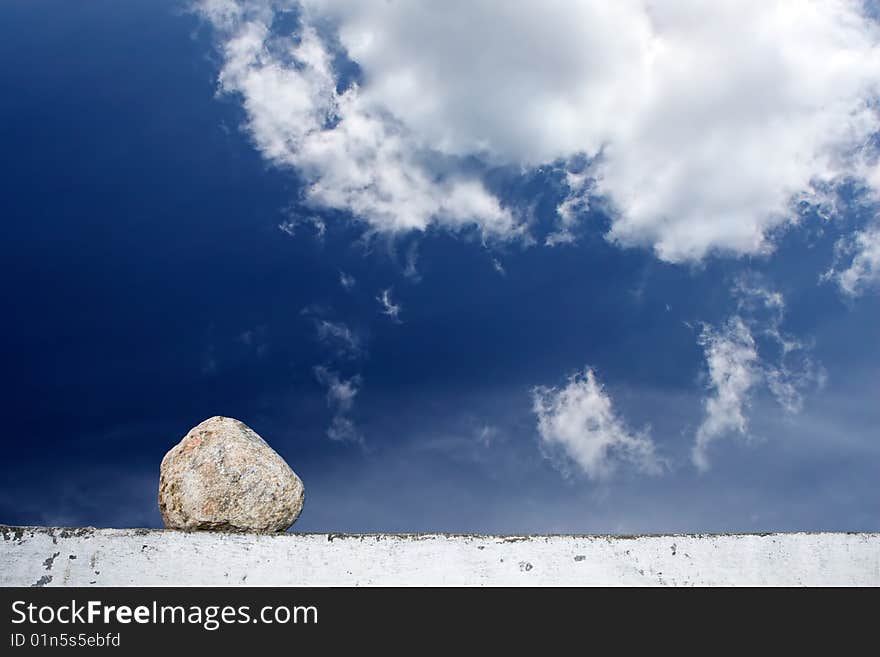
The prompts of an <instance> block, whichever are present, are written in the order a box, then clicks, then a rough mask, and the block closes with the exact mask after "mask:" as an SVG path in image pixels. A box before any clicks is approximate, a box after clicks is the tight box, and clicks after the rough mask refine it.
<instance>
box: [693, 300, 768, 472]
mask: <svg viewBox="0 0 880 657" xmlns="http://www.w3.org/2000/svg"><path fill="white" fill-rule="evenodd" d="M700 344H701V345H702V347H703V351H704V353H705V356H706V365H707V367H708V370H709V384H708V385H709V389H710V390H711V391H712V394H711V396H709V397H708V398H707V399H706V400H705V401H704V406H705V409H706V417H705V419H704V420H703V422H702V424H700V427H699V429H697V440H696V444H695V445H694V449H693V452H692V458H693V461H694V465H696V466H697V468H699V469H700V470H707V469H708V468H709V458H708V455H707V450H708V447H709V443H710V442H712V441H713V440H715V439H716V438H718V437H719V436H722V435H724V434H726V433H729V432H737V433H740V434H743V435H745V434H746V430H747V428H748V420H747V419H746V415H745V407H746V406H747V404H748V402H749V394H750V392H751V390H752V388H753V387H754V386H755V385H756V384H757V383H758V382H759V381H760V379H761V374H760V369H759V368H758V362H759V361H758V351H757V348H756V347H755V340H754V338H752V334H751V332H750V331H749V329H748V327H747V326H746V325H745V323H744V322H743V321H742V319H741V318H740V317H733V318H731V319H730V320H729V321H728V322H727V324H726V325H725V326H724V327H723V328H722V329H721V330H715V329H712V328H711V327H704V328H703V331H702V333H701V334H700Z"/></svg>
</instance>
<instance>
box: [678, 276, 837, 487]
mask: <svg viewBox="0 0 880 657" xmlns="http://www.w3.org/2000/svg"><path fill="white" fill-rule="evenodd" d="M733 293H734V295H735V296H736V297H737V313H736V314H734V315H732V316H730V317H729V318H728V319H727V321H726V322H725V323H724V324H722V325H721V326H719V327H713V326H709V325H703V328H702V330H701V332H700V336H699V339H698V340H699V344H700V345H701V346H702V348H703V353H704V356H705V359H706V369H707V383H706V387H707V389H708V391H709V395H708V396H707V397H706V398H705V399H704V401H703V406H704V411H705V415H704V418H703V421H702V422H701V424H700V426H699V427H698V429H697V434H696V441H695V443H694V447H693V450H692V452H691V458H692V460H693V463H694V465H695V466H696V467H697V468H698V469H699V470H702V471H705V470H708V468H709V465H710V461H709V446H710V444H711V443H712V442H714V441H715V440H717V439H718V438H721V437H723V436H725V435H730V434H739V435H741V436H748V429H749V422H748V409H749V406H750V403H751V399H752V395H753V394H754V393H755V391H756V390H757V389H758V388H759V387H760V386H766V387H767V388H768V389H769V391H770V394H771V395H772V396H773V397H774V398H775V400H776V402H777V403H778V404H779V405H780V406H781V407H782V409H783V410H784V411H785V412H786V413H790V414H794V413H799V412H800V411H801V409H802V407H803V403H804V399H803V391H804V390H805V389H806V388H808V387H809V386H812V385H818V386H820V387H821V386H822V385H823V384H824V370H823V369H822V368H821V367H820V366H818V365H817V364H816V363H814V362H813V360H812V359H811V358H810V355H809V346H808V345H806V344H805V343H803V342H802V341H800V340H798V339H796V338H795V337H793V336H791V335H788V334H786V333H784V332H783V331H782V330H781V327H780V325H781V323H782V320H783V318H784V314H785V299H784V298H783V296H782V294H780V293H779V292H776V291H773V290H771V289H769V288H767V287H763V286H761V285H758V284H755V282H754V281H748V280H747V279H740V280H739V281H738V282H737V283H736V285H735V286H734V289H733ZM756 336H758V338H763V339H765V341H766V342H767V345H766V346H765V348H764V349H763V352H764V354H763V356H762V353H761V351H762V350H761V349H759V339H758V338H756ZM771 346H772V347H775V349H770V347H771Z"/></svg>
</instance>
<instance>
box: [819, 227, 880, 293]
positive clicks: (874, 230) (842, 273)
mask: <svg viewBox="0 0 880 657" xmlns="http://www.w3.org/2000/svg"><path fill="white" fill-rule="evenodd" d="M835 251H836V257H835V260H836V262H835V265H834V266H833V267H831V269H829V270H828V271H827V272H825V274H823V276H822V279H823V280H832V281H834V282H835V283H837V286H838V287H839V288H840V290H841V292H843V293H844V294H845V295H847V296H849V297H856V296H859V295H861V294H864V293H865V292H866V291H867V290H869V289H870V288H872V287H878V286H880V221H878V223H877V224H875V225H873V226H870V227H868V228H866V229H865V230H861V231H858V232H856V233H854V234H853V235H851V236H849V237H844V238H842V239H841V240H839V241H838V243H837V246H836V248H835Z"/></svg>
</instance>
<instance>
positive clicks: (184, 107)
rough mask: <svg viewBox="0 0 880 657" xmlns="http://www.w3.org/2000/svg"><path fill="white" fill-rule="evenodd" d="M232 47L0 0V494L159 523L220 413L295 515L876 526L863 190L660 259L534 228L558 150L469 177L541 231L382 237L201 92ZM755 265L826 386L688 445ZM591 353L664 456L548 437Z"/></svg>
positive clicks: (879, 351)
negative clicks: (843, 276) (704, 465)
mask: <svg viewBox="0 0 880 657" xmlns="http://www.w3.org/2000/svg"><path fill="white" fill-rule="evenodd" d="M221 66H222V62H221V60H220V57H219V55H218V53H217V50H216V43H215V40H214V37H213V36H212V33H211V31H210V30H209V29H208V28H207V27H206V26H205V25H203V24H200V22H199V20H198V19H197V18H196V17H195V16H193V15H192V14H190V13H186V12H184V11H183V10H182V7H181V5H180V4H179V3H174V2H157V1H156V0H151V1H149V2H147V1H130V2H124V3H120V2H115V1H111V0H105V1H98V0H92V1H90V2H86V3H75V6H74V4H71V3H64V2H58V1H49V0H6V1H5V2H4V3H3V5H2V7H0V90H2V92H0V149H2V153H3V158H2V162H0V167H2V171H0V179H2V181H3V185H2V187H3V192H2V196H0V199H2V201H0V203H2V205H0V212H2V218H3V233H4V238H3V240H2V242H0V245H2V246H0V249H2V263H3V276H2V278H0V289H2V299H3V305H4V308H5V312H4V313H3V316H4V319H3V322H2V334H0V338H2V339H0V348H2V359H3V362H4V364H5V366H4V373H5V376H4V377H3V394H2V399H3V411H4V420H5V422H4V432H3V452H4V457H3V459H2V461H0V469H2V470H0V522H4V523H9V524H52V525H98V526H149V527H155V526H161V518H160V516H159V512H158V508H157V505H156V499H155V498H156V490H157V484H158V472H159V462H160V461H161V458H162V456H163V455H164V454H165V452H166V451H167V450H168V449H169V448H171V447H172V446H173V445H174V444H175V443H176V442H177V441H179V439H180V438H181V437H182V436H183V435H184V434H185V433H186V431H187V430H188V429H189V428H191V427H192V426H193V425H195V424H197V423H198V422H200V421H201V420H203V419H205V418H207V417H210V416H212V415H228V416H233V417H236V418H239V419H241V420H242V421H244V422H246V423H247V424H248V425H250V426H251V427H253V428H254V429H255V430H256V431H257V432H259V433H260V434H261V435H262V436H263V437H264V438H265V439H266V440H267V441H268V442H269V443H270V444H271V445H272V446H273V447H274V448H275V449H276V450H277V451H278V452H279V453H280V454H281V455H282V456H284V457H285V458H286V459H287V460H288V462H289V463H290V464H291V466H292V467H293V468H294V469H295V470H296V471H297V473H298V474H299V475H300V476H301V477H302V479H303V481H304V483H305V486H306V491H307V503H306V507H305V510H304V512H303V515H302V516H301V518H300V520H299V522H298V523H297V524H296V525H295V527H294V530H295V531H368V530H376V531H380V530H381V531H426V530H436V531H480V532H526V531H541V532H549V531H566V532H660V531H663V532H667V531H768V530H853V531H856V530H858V531H866V530H874V531H876V530H877V529H878V527H880V487H878V486H877V481H878V476H880V430H878V427H880V405H878V403H877V402H878V400H880V378H878V372H880V339H878V338H880V329H878V322H880V299H878V296H877V294H876V292H875V291H874V292H869V293H866V294H863V295H861V296H859V297H857V298H849V297H847V296H846V295H843V294H841V292H840V290H839V289H838V287H837V286H835V285H834V284H832V283H831V282H826V283H821V282H820V281H819V277H820V275H821V274H822V273H823V272H824V271H826V270H827V269H828V268H829V267H830V266H831V264H832V262H833V261H834V258H835V250H834V246H835V244H836V243H837V242H838V240H839V239H840V238H841V237H842V236H844V235H846V234H848V232H849V231H851V230H854V229H858V228H860V227H862V226H864V225H865V224H866V222H868V221H870V220H871V217H872V216H873V215H872V212H873V211H874V210H872V209H871V208H868V207H865V206H859V205H857V204H856V203H855V201H853V199H855V198H856V197H857V196H858V195H857V193H856V192H853V191H852V190H850V191H844V192H842V198H843V199H844V200H847V199H849V200H850V201H853V206H852V207H850V208H848V209H845V210H844V211H843V212H842V215H841V217H840V218H838V219H836V220H835V221H834V222H830V223H829V222H824V221H822V220H820V219H818V218H816V217H815V216H811V215H810V213H809V212H807V213H806V214H805V216H804V217H803V220H802V224H801V225H800V226H798V227H797V229H796V230H794V229H792V230H788V231H783V232H781V234H780V236H779V237H778V238H777V241H776V244H777V249H776V252H775V253H774V254H773V255H770V256H749V255H744V256H739V257H733V256H725V255H709V256H708V257H706V258H704V259H702V260H701V261H700V262H697V263H694V262H690V263H675V264H673V263H669V262H663V261H661V260H660V259H658V258H657V257H655V255H654V254H653V253H652V251H651V249H650V248H641V247H630V248H624V247H621V246H619V245H617V244H613V243H611V242H610V241H608V240H606V239H605V237H604V236H603V235H604V233H605V231H607V230H608V227H609V218H608V217H607V216H606V215H605V214H604V213H603V212H602V211H601V210H600V209H596V210H594V211H591V212H587V213H586V214H585V215H584V217H583V218H582V221H581V222H580V223H579V225H578V228H577V234H578V239H577V241H576V242H575V243H573V244H568V245H561V246H557V247H552V248H549V247H544V246H542V245H541V244H540V242H541V241H542V239H541V238H542V237H543V236H546V235H547V234H549V233H550V232H551V231H552V230H553V226H554V222H555V208H556V206H557V205H558V204H559V203H560V202H561V201H562V200H563V198H564V196H565V190H564V189H562V188H561V187H560V178H559V174H558V172H555V171H553V170H542V171H536V172H533V173H532V174H530V175H529V176H526V177H521V176H519V174H518V173H517V172H516V171H513V170H511V169H510V168H506V167H503V166H496V167H489V169H488V170H487V171H486V173H485V180H486V181H487V183H486V184H487V185H490V186H492V188H493V189H494V190H496V191H497V194H499V195H500V196H501V198H503V200H504V202H505V203H506V204H508V205H510V206H526V205H527V206H529V207H530V208H531V212H532V213H533V215H532V216H533V219H532V221H533V223H532V227H531V230H532V233H533V234H534V235H535V236H536V238H537V242H536V244H533V245H528V244H523V243H521V242H504V243H491V242H490V243H488V244H483V243H482V242H481V240H480V238H479V235H478V234H477V233H476V232H475V231H468V230H465V231H464V232H460V233H453V232H449V231H447V230H445V229H443V228H442V227H432V228H430V229H428V230H427V231H426V232H425V233H406V234H401V235H397V236H394V237H392V236H388V235H382V234H373V235H367V234H365V226H364V224H363V223H359V222H357V221H355V220H353V219H352V217H351V216H349V215H347V214H346V213H345V212H340V211H338V210H327V209H322V208H320V207H317V208H316V207H306V206H305V205H304V204H303V202H302V196H301V193H302V187H303V181H302V179H301V178H300V177H299V175H298V172H297V171H296V170H294V169H291V168H281V167H278V166H275V165H273V164H271V163H269V162H267V160H266V159H265V158H264V157H263V156H262V155H261V153H260V151H259V149H257V148H255V146H254V143H253V141H252V138H251V136H250V135H249V134H248V132H247V131H246V130H244V129H243V128H242V126H243V125H244V123H245V122H246V119H247V117H246V113H245V110H244V109H243V107H242V105H241V103H240V102H238V100H237V99H236V98H235V97H234V96H230V95H218V94H217V93H216V92H217V75H218V71H219V69H220V68H221ZM314 217H317V218H319V219H321V220H322V221H324V222H325V225H326V233H325V234H324V235H323V236H321V235H319V234H318V231H317V230H316V229H315V227H314V225H313V224H311V223H309V221H310V220H311V219H312V218H314ZM291 220H293V221H294V222H300V223H298V224H297V225H296V227H295V229H294V231H293V232H294V235H292V236H291V235H289V234H287V233H285V232H284V231H282V230H280V229H279V224H282V223H284V222H285V221H291ZM493 259H497V261H498V262H499V263H500V264H501V265H502V266H503V269H504V273H500V272H498V271H496V269H495V268H494V266H493ZM408 264H414V267H410V269H409V271H408ZM413 270H414V271H413ZM340 272H345V273H346V274H347V275H350V276H351V277H353V279H354V280H355V281H356V282H355V284H354V285H353V286H352V287H351V289H344V287H343V286H341V285H340V282H339V280H340ZM744 277H745V278H744ZM745 279H748V280H758V281H760V282H761V285H763V286H766V287H768V288H772V289H774V290H777V291H779V292H780V293H782V294H783V296H784V298H785V307H786V311H785V315H784V319H783V320H782V323H781V325H780V326H781V330H782V331H784V333H785V334H786V335H789V336H796V338H797V339H798V340H799V341H801V342H802V343H803V344H804V345H808V350H809V358H810V359H811V361H812V362H813V363H814V364H816V365H817V366H820V367H821V369H823V370H824V372H825V374H826V382H825V384H824V386H822V387H820V386H818V385H805V386H804V388H803V391H802V394H803V400H804V401H803V408H802V409H801V410H800V412H798V413H793V414H786V413H783V412H782V411H781V410H780V408H779V405H778V404H777V403H776V401H775V400H774V399H773V397H772V395H771V394H770V392H769V391H768V390H767V389H765V388H761V387H756V388H755V390H754V391H753V393H752V395H751V404H750V405H749V406H748V416H749V431H748V438H746V437H744V436H741V435H729V436H725V437H723V438H719V439H718V440H716V441H713V442H712V445H711V460H712V467H711V469H710V470H708V471H707V472H700V471H698V470H697V469H696V468H695V467H694V466H693V465H692V464H691V462H690V451H691V448H692V445H693V443H694V436H695V433H696V431H697V430H698V427H699V425H700V423H701V422H702V420H703V417H704V407H703V401H704V399H705V397H706V395H707V379H706V376H707V375H706V367H707V365H706V360H705V356H704V351H703V348H702V347H701V345H700V343H699V340H698V338H699V335H700V331H701V329H700V327H701V326H702V324H701V323H706V324H707V325H710V326H721V325H723V323H724V322H725V321H726V318H727V317H729V316H730V315H731V314H733V313H738V312H741V310H742V309H741V307H739V306H738V305H737V304H738V300H737V298H736V296H735V295H734V294H732V292H731V290H732V289H733V288H734V287H735V286H736V284H737V281H741V280H745ZM386 289H388V290H390V291H391V297H392V299H393V301H394V302H395V303H399V304H400V306H401V311H400V315H399V320H400V321H399V322H394V321H393V319H392V318H391V317H389V316H388V315H385V314H383V313H382V312H381V311H382V306H381V305H380V303H379V302H378V301H377V297H379V296H381V294H382V291H383V290H386ZM322 321H326V322H331V323H332V324H333V325H334V326H345V327H347V328H348V329H349V330H350V331H351V334H352V335H354V336H357V340H358V343H359V349H358V350H357V353H351V350H349V353H345V350H344V349H341V347H340V346H341V344H342V343H340V342H338V341H337V342H334V341H333V339H332V336H330V337H328V336H327V335H326V334H325V335H324V337H323V338H322V335H321V332H320V322H322ZM756 336H757V331H756ZM756 339H757V338H756ZM318 366H323V367H325V368H327V369H328V370H329V371H332V372H335V373H337V375H338V376H340V377H342V379H343V380H345V379H348V378H350V377H354V376H358V377H360V378H359V382H360V388H359V391H358V393H357V396H356V398H355V401H354V403H353V405H352V406H351V408H350V409H349V410H347V411H345V412H344V413H341V415H343V416H344V417H345V418H346V419H347V420H349V421H350V422H351V423H352V424H353V426H354V427H356V431H357V433H358V435H359V436H361V441H360V442H358V441H341V442H340V441H333V440H331V439H329V438H328V436H327V430H328V427H330V426H331V423H332V422H333V418H334V413H337V414H338V413H340V409H339V408H338V406H334V405H333V404H332V403H328V398H327V390H326V388H325V387H324V386H323V385H322V383H321V381H320V380H319V378H318V377H316V374H315V368H316V367H318ZM587 366H589V367H592V368H593V369H594V370H595V372H596V374H597V376H598V377H599V378H600V380H601V382H602V383H603V384H604V386H605V391H606V392H607V393H608V394H609V396H610V398H611V399H613V404H614V408H615V411H616V413H617V414H618V416H619V417H621V418H625V423H626V425H627V426H628V427H630V428H632V430H633V431H638V430H640V429H642V428H643V427H648V426H650V436H651V438H652V440H653V443H654V445H655V447H656V449H657V451H658V453H659V454H661V455H662V456H663V458H664V460H665V461H666V463H667V466H666V471H665V472H664V473H663V474H662V475H659V476H649V475H645V474H643V473H640V472H637V471H635V470H634V469H632V468H629V467H627V466H626V465H621V467H619V468H618V469H617V471H616V472H615V474H614V476H613V477H609V478H607V479H601V480H596V479H591V478H590V477H588V476H585V474H584V473H582V472H578V471H577V468H571V467H568V468H566V467H560V464H559V462H558V460H557V459H554V458H547V454H546V450H544V449H542V439H541V435H540V434H539V431H538V428H537V424H536V417H535V413H534V412H533V410H532V405H533V393H532V390H533V388H534V387H535V386H557V387H559V386H564V385H565V383H566V377H568V376H569V375H571V374H573V373H575V372H576V371H579V370H583V369H584V368H585V367H587ZM565 471H567V472H568V474H567V475H566V474H564V472H565Z"/></svg>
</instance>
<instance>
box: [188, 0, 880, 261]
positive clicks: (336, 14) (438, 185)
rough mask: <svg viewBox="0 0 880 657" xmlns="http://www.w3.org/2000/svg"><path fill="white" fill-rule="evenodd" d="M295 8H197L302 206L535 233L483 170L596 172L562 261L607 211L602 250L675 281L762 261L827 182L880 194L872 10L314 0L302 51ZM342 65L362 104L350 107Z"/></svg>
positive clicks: (420, 226) (259, 4) (579, 196)
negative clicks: (670, 264)
mask: <svg viewBox="0 0 880 657" xmlns="http://www.w3.org/2000/svg"><path fill="white" fill-rule="evenodd" d="M293 6H295V3H293V2H292V1H288V0H277V1H275V2H272V1H270V0H260V1H257V0H253V1H251V2H245V1H244V0H243V1H242V2H240V3H233V2H231V1H230V0H208V1H206V2H202V3H200V5H199V7H200V9H201V12H202V14H203V15H204V16H205V17H207V18H208V19H209V20H210V21H211V22H212V23H213V24H214V25H215V27H216V28H217V31H218V34H219V35H220V38H221V40H222V50H223V58H224V64H223V69H222V72H221V75H220V85H221V89H222V90H223V91H225V92H227V93H233V94H238V95H239V96H240V97H241V99H242V102H243V104H244V107H245V109H246V111H247V116H248V127H249V129H250V132H251V134H252V137H253V139H254V141H255V143H256V145H257V147H258V148H259V149H260V151H261V152H262V153H263V154H264V155H265V156H266V157H267V158H268V159H270V160H272V161H273V162H276V163H278V164H281V165H287V166H292V167H295V168H296V169H297V170H298V171H299V173H300V175H302V176H303V177H304V178H305V179H306V181H307V183H308V186H307V190H306V200H307V202H310V203H312V204H314V205H316V206H322V207H326V208H334V209H340V210H344V211H349V212H351V213H353V215H354V216H355V217H357V218H358V219H359V220H362V221H364V222H366V223H367V224H368V226H369V227H370V228H371V229H374V230H378V231H383V232H391V233H396V232H401V231H406V230H413V229H415V230H424V229H425V228H426V227H428V226H429V225H430V224H432V223H437V224H440V225H443V226H445V227H447V228H450V229H453V230H458V229H460V228H461V227H463V226H465V225H469V224H474V225H476V226H478V228H479V229H480V230H481V231H482V232H483V233H484V234H485V235H487V236H494V237H501V238H512V237H515V236H517V235H521V234H522V233H523V230H524V225H523V221H524V220H522V219H521V218H519V217H518V215H516V214H515V213H514V212H512V211H511V210H510V209H509V208H506V207H504V206H503V204H502V203H501V202H500V201H499V199H498V198H497V197H496V196H494V195H493V193H492V192H491V191H490V190H489V189H488V188H487V187H486V186H485V185H484V184H483V182H482V181H481V178H480V176H479V174H478V173H476V172H475V171H474V169H473V167H466V166H464V165H463V164H462V162H464V160H465V158H473V157H476V158H477V159H479V160H481V161H482V162H484V163H486V164H488V165H495V164H500V165H512V166H515V167H521V168H522V169H523V170H528V169H530V168H534V167H537V166H539V165H542V164H547V163H554V162H556V163H559V162H568V161H572V160H577V159H578V156H579V155H586V156H587V158H590V159H592V163H591V164H590V165H589V166H588V168H587V170H585V171H583V170H578V171H577V173H574V174H572V175H569V177H568V185H569V187H570V194H569V196H568V198H567V199H566V200H565V201H564V202H563V203H562V204H561V205H560V207H559V227H558V230H556V231H555V232H554V233H553V234H552V235H551V236H550V237H548V238H547V241H548V243H550V244H558V243H564V242H567V241H571V240H572V239H574V233H573V230H572V229H573V227H574V224H575V223H576V221H577V220H578V215H579V214H581V213H582V210H583V209H584V208H585V207H586V206H588V205H590V204H591V198H594V197H601V198H602V199H604V201H602V202H603V203H604V204H605V205H606V206H607V207H608V208H609V211H610V212H611V214H612V217H613V222H612V226H611V230H610V233H609V239H611V240H614V241H616V242H618V243H620V244H623V245H645V246H650V247H652V248H653V249H654V250H655V251H656V253H657V254H658V256H659V257H661V258H663V259H666V260H669V261H682V260H693V259H699V258H701V257H703V256H705V255H706V254H707V253H709V252H712V251H716V250H717V251H724V252H731V253H734V254H746V253H750V254H751V253H763V252H767V251H769V250H770V249H772V241H771V240H770V238H768V231H771V230H772V229H775V228H777V227H779V226H783V225H787V224H790V223H792V222H795V221H796V220H797V217H796V214H795V212H794V211H793V210H792V200H793V199H797V198H799V197H801V196H802V195H803V194H809V193H810V192H811V186H812V185H813V184H814V183H825V182H829V181H835V180H839V179H841V178H842V177H845V176H862V177H863V178H865V179H866V182H867V184H869V185H874V186H875V187H876V185H877V184H878V181H877V177H878V176H877V174H876V167H875V168H874V169H867V168H866V167H865V164H864V163H865V162H866V161H869V160H871V156H870V154H869V153H868V152H867V151H868V150H869V149H870V148H872V147H871V146H870V145H869V144H870V140H869V137H870V135H871V134H872V133H875V132H877V130H878V125H880V120H878V113H877V109H876V105H874V106H872V105H871V101H872V100H873V99H876V98H877V97H878V95H880V94H878V89H880V48H878V44H880V27H878V24H877V23H876V22H875V21H874V20H872V19H870V18H868V17H867V16H866V15H865V14H864V9H863V7H862V3H861V2H859V1H858V0H818V1H816V2H811V3H804V2H800V1H798V0H776V1H769V0H723V1H722V0H719V1H718V2H711V3H707V2H702V1H698V0H676V1H672V0H621V1H620V2H614V3H609V2H605V1H604V0H581V1H575V0H565V1H563V0H548V2H541V3H521V2H506V3H499V2H491V1H489V0H483V1H478V0H474V1H472V2H468V3H432V4H425V3H406V2H395V3H392V2H386V1H385V0H372V1H363V2H356V3H355V2H343V1H341V0H306V1H305V2H304V3H303V6H304V9H303V11H302V22H301V25H300V26H299V27H298V28H296V30H295V32H294V33H293V34H285V33H282V32H278V33H274V32H273V30H276V29H277V27H276V26H274V25H273V23H272V18H273V16H274V15H275V12H276V11H280V10H281V9H285V8H290V7H293ZM314 25H321V26H322V30H325V29H326V31H322V32H321V34H320V35H319V33H318V32H317V31H316V29H315V28H314V27H313V26H314ZM327 26H329V27H327ZM337 49H340V50H342V51H344V53H345V55H346V56H347V57H348V58H349V59H350V60H352V61H354V62H356V63H357V65H358V67H359V69H360V71H361V73H362V76H361V84H360V86H358V85H350V86H348V87H346V88H345V89H343V90H342V91H338V90H337V83H338V82H339V81H340V76H339V72H338V71H337V70H336V69H334V64H333V60H332V53H333V52H334V51H335V50H337Z"/></svg>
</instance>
